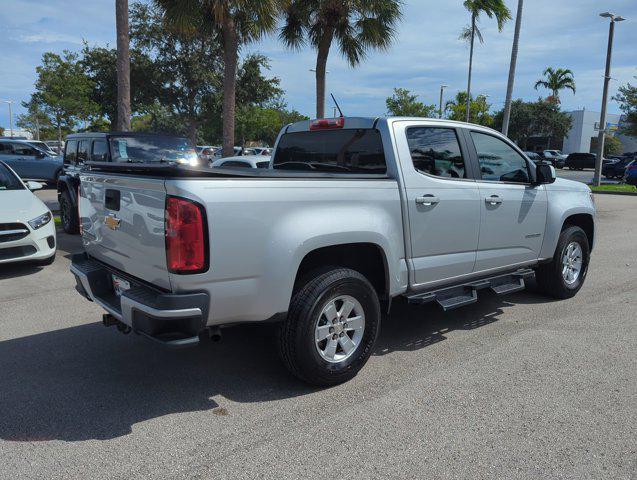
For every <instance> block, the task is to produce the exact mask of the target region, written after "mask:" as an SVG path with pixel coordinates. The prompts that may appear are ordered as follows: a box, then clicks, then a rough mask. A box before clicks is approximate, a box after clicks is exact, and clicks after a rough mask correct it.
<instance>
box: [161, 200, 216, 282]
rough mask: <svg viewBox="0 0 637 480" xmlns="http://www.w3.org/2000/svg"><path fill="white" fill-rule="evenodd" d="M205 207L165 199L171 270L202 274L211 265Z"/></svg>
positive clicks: (169, 266)
mask: <svg viewBox="0 0 637 480" xmlns="http://www.w3.org/2000/svg"><path fill="white" fill-rule="evenodd" d="M205 230H206V229H205V226H204V215H203V211H202V208H201V207H200V206H199V205H197V204H196V203H194V202H191V201H190V200H185V199H183V198H177V197H168V199H167V200H166V258H167V261H168V270H169V271H170V272H172V273H199V272H203V271H205V270H206V269H207V268H208V256H207V253H208V252H207V245H206V232H205Z"/></svg>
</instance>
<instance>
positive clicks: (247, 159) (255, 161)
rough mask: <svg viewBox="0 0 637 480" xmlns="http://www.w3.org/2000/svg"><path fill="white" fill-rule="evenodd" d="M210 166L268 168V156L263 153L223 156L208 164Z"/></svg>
mask: <svg viewBox="0 0 637 480" xmlns="http://www.w3.org/2000/svg"><path fill="white" fill-rule="evenodd" d="M210 166H211V167H212V168H270V157H266V156H263V155H242V156H240V157H225V158H220V159H219V160H215V161H214V162H212V163H211V164H210Z"/></svg>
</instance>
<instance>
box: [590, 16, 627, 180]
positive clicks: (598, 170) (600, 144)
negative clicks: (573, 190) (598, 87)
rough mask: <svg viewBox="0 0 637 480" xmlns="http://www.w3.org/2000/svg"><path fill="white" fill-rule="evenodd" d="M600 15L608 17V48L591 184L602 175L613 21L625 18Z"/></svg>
mask: <svg viewBox="0 0 637 480" xmlns="http://www.w3.org/2000/svg"><path fill="white" fill-rule="evenodd" d="M600 17H604V18H610V26H609V29H608V49H607V51H606V72H605V73H604V93H603V95H602V113H601V115H600V118H599V137H598V138H597V159H596V161H595V175H594V177H593V185H597V186H599V185H600V184H601V177H602V160H603V158H604V141H605V136H606V107H607V105H608V85H609V84H610V80H611V78H610V68H611V62H612V57H613V39H614V36H615V22H622V21H624V20H625V18H623V17H621V16H619V15H615V14H612V13H610V12H604V13H600Z"/></svg>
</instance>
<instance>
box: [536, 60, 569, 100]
mask: <svg viewBox="0 0 637 480" xmlns="http://www.w3.org/2000/svg"><path fill="white" fill-rule="evenodd" d="M543 75H544V78H543V79H540V80H538V81H537V82H535V89H536V90H537V89H538V88H539V87H544V88H546V89H548V90H550V91H551V96H550V97H549V100H551V101H553V102H555V103H560V90H571V91H572V92H573V94H575V77H574V76H573V72H572V71H571V70H569V69H567V68H557V69H555V68H553V67H548V68H547V69H546V70H544V72H543Z"/></svg>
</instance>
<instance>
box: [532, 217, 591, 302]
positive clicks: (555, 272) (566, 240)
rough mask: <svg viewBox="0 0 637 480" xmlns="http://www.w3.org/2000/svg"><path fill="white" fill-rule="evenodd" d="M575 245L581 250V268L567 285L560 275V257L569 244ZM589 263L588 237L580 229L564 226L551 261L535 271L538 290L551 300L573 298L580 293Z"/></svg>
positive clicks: (561, 266)
mask: <svg viewBox="0 0 637 480" xmlns="http://www.w3.org/2000/svg"><path fill="white" fill-rule="evenodd" d="M573 242H575V243H577V244H579V246H580V247H581V249H582V267H581V269H580V272H579V275H578V277H577V279H576V280H575V281H574V282H573V283H571V284H568V283H567V282H566V280H565V279H564V276H563V275H562V268H563V265H562V257H563V255H564V253H565V252H566V249H567V247H568V246H569V245H570V244H571V243H573ZM589 261H590V246H589V244H588V237H587V236H586V233H584V230H582V229H581V228H580V227H574V226H568V225H566V226H564V228H563V230H562V233H561V234H560V238H559V240H558V242H557V248H556V249H555V254H554V255H553V260H551V261H550V262H549V263H545V264H543V265H540V266H539V267H538V268H537V270H536V278H537V284H538V287H539V290H540V291H541V292H543V293H545V294H547V295H549V296H551V297H553V298H557V299H560V300H564V299H567V298H571V297H574V296H575V295H576V294H577V292H579V291H580V289H581V288H582V286H583V285H584V281H585V280H586V274H587V273H588V263H589Z"/></svg>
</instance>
